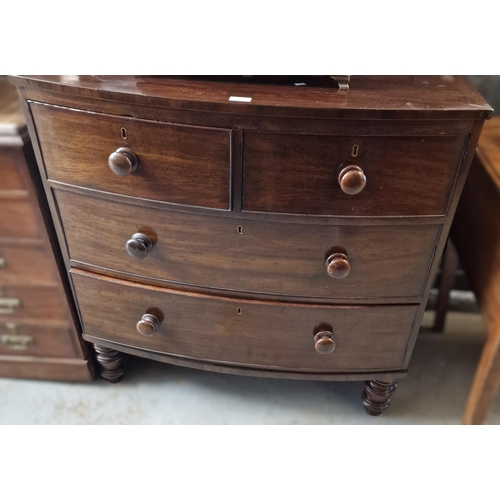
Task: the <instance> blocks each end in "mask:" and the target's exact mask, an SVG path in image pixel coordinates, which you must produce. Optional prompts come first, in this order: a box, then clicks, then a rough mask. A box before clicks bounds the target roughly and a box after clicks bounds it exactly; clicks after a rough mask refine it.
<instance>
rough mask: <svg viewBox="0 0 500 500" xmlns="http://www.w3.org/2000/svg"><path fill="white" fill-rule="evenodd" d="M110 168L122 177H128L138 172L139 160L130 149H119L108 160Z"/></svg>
mask: <svg viewBox="0 0 500 500" xmlns="http://www.w3.org/2000/svg"><path fill="white" fill-rule="evenodd" d="M108 165H109V168H110V169H111V170H112V171H113V173H115V174H116V175H118V176H120V177H126V176H127V175H130V174H131V173H132V172H135V170H137V167H138V166H139V158H137V155H136V154H135V153H134V152H133V151H132V150H131V149H129V148H118V149H117V150H116V151H115V152H114V153H111V154H110V155H109V158H108Z"/></svg>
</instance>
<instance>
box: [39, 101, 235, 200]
mask: <svg viewBox="0 0 500 500" xmlns="http://www.w3.org/2000/svg"><path fill="white" fill-rule="evenodd" d="M30 109H31V112H32V113H33V117H34V120H35V125H36V127H37V131H38V135H39V138H40V143H41V146H42V153H43V158H44V163H45V168H46V169H47V177H48V178H49V179H53V180H56V181H60V182H64V183H68V184H75V185H78V186H82V187H86V188H92V189H99V190H101V191H107V192H110V193H119V194H124V195H127V196H135V197H139V198H147V199H152V200H159V201H165V202H170V203H177V204H183V205H196V206H201V207H210V208H217V209H223V210H228V208H229V174H230V144H231V131H230V130H223V129H217V128H206V127H192V126H186V125H181V124H172V123H160V122H153V121H147V120H138V119H134V118H128V117H124V116H111V115H96V114H95V113H90V112H86V111H79V110H73V109H65V108H59V107H54V106H48V105H44V104H39V103H31V105H30ZM122 128H125V129H126V131H127V135H126V139H124V138H123V137H122V132H121V129H122ZM119 147H126V148H129V149H130V150H132V151H133V152H134V153H135V155H136V156H137V158H138V162H139V166H138V167H137V170H136V171H135V172H133V173H131V175H127V176H126V177H120V176H118V175H116V173H115V172H113V171H112V170H111V169H110V168H109V165H108V158H109V156H110V154H111V153H113V152H115V151H116V150H117V148H119ZM114 161H115V163H116V162H117V161H118V160H117V159H115V160H114ZM116 170H119V167H118V166H117V167H116ZM131 170H132V169H131ZM186 172H189V175H186Z"/></svg>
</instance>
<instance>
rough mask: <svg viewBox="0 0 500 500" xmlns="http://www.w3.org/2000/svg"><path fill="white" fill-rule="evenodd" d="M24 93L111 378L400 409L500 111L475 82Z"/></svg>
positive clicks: (63, 242)
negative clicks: (290, 384) (197, 373)
mask: <svg viewBox="0 0 500 500" xmlns="http://www.w3.org/2000/svg"><path fill="white" fill-rule="evenodd" d="M14 81H15V83H16V84H17V85H18V87H19V91H20V94H21V95H22V96H23V98H24V112H25V116H26V118H27V120H28V125H29V130H30V134H31V135H32V138H33V141H34V143H35V152H36V156H37V160H38V168H39V172H40V174H41V176H42V179H43V186H44V188H45V193H46V196H47V199H48V202H49V205H50V209H51V213H52V218H53V221H54V224H55V227H56V231H57V245H58V246H59V248H60V250H61V253H62V260H63V265H64V266H65V268H66V270H67V271H68V274H69V276H70V280H71V284H72V293H73V297H74V300H75V304H76V305H77V310H78V314H79V320H80V322H81V326H82V329H83V334H82V337H83V339H85V340H87V341H89V342H91V343H92V344H93V345H94V346H95V351H96V357H97V360H98V361H99V363H100V365H101V373H102V376H103V377H104V378H106V379H107V380H109V381H111V382H116V381H118V380H120V379H121V377H122V375H123V362H122V356H121V353H122V352H125V353H130V354H134V355H138V356H143V357H148V358H151V359H156V360H161V361H165V362H168V363H173V364H179V365H184V366H190V367H194V368H201V369H205V370H213V371H219V372H225V373H235V374H241V375H252V376H267V377H286V378H296V379H309V380H311V379H312V380H314V379H316V380H332V381H333V380H364V381H366V387H365V390H364V392H363V396H362V401H363V405H364V407H365V409H366V411H367V412H368V413H369V414H371V415H378V414H380V413H381V412H382V411H383V410H384V409H386V408H387V407H388V405H389V400H390V397H391V396H392V395H393V394H394V391H395V388H396V384H397V380H398V379H400V378H402V377H404V376H406V374H407V370H408V366H409V362H410V358H411V353H412V349H413V345H414V343H415V340H416V336H417V333H418V330H419V327H420V322H421V319H422V315H423V313H424V309H425V305H426V301H427V298H428V294H429V289H430V285H431V283H432V279H433V276H434V274H435V272H436V267H437V264H438V261H439V258H440V256H441V254H442V252H443V248H444V246H445V243H446V239H447V237H448V232H449V228H450V224H451V221H452V218H453V215H454V212H455V209H456V205H457V202H458V199H459V197H460V193H461V190H462V187H463V184H464V181H465V178H466V176H467V172H468V169H469V165H470V162H471V159H472V156H473V153H474V148H475V146H476V143H477V140H478V137H479V134H480V131H481V127H482V124H483V122H484V120H485V119H486V118H488V117H489V116H490V113H491V109H490V107H489V106H488V105H487V104H486V103H485V102H484V100H483V99H482V98H481V97H480V96H479V95H478V94H477V93H476V92H474V91H473V90H472V89H471V88H470V87H469V86H468V84H467V83H466V82H465V80H463V79H462V78H458V77H456V78H451V77H446V78H445V77H414V78H392V77H377V78H373V77H352V78H351V81H350V88H349V90H343V89H339V88H338V87H337V86H336V85H335V83H334V82H333V81H332V80H331V79H329V78H325V79H321V78H319V79H315V84H314V85H312V86H301V87H295V86H293V85H288V84H286V83H284V82H279V81H273V80H272V78H269V79H268V81H267V82H266V81H265V80H264V81H263V80H262V79H259V81H258V82H255V83H253V82H252V81H251V80H248V79H245V80H244V81H243V80H242V81H241V82H239V81H238V79H237V78H231V79H226V80H225V79H223V78H219V79H203V78H166V77H165V78H153V77H90V76H89V77H85V76H83V77H75V78H71V79H68V78H66V77H49V76H47V77H43V76H38V77H16V78H14ZM232 96H233V97H234V96H236V97H238V96H239V97H247V98H248V99H245V100H243V101H242V100H241V99H239V100H238V99H236V100H235V99H231V97H232Z"/></svg>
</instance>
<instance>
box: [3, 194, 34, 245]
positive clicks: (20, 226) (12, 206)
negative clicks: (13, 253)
mask: <svg viewBox="0 0 500 500" xmlns="http://www.w3.org/2000/svg"><path fill="white" fill-rule="evenodd" d="M41 224H42V222H41V219H40V225H41ZM39 236H40V227H39V221H38V218H37V216H36V213H35V210H34V207H33V205H32V204H31V203H30V202H29V201H27V200H5V199H0V238H37V237H39Z"/></svg>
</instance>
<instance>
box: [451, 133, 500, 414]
mask: <svg viewBox="0 0 500 500" xmlns="http://www.w3.org/2000/svg"><path fill="white" fill-rule="evenodd" d="M497 140H498V137H497ZM485 142H487V143H488V145H489V148H488V150H487V151H484V150H482V146H480V147H479V148H478V154H477V155H476V157H475V159H474V162H473V164H472V167H471V171H470V173H469V177H468V179H467V182H466V184H465V187H464V191H463V196H462V199H461V200H460V203H459V205H458V209H457V213H456V217H455V220H454V223H453V226H452V237H453V241H454V243H455V246H456V248H457V252H458V254H459V257H460V262H461V264H462V267H463V269H464V270H465V273H466V276H467V280H468V282H469V283H470V286H471V288H472V290H474V292H475V294H476V297H477V299H478V304H479V307H480V310H481V313H482V315H483V318H484V321H485V325H486V329H487V333H488V336H487V340H486V343H485V345H484V348H483V352H482V355H481V359H480V361H479V364H478V368H477V372H476V375H475V378H474V382H473V384H472V388H471V391H470V394H469V398H468V402H467V406H466V409H465V412H464V416H463V422H464V423H466V424H481V423H483V422H484V420H485V418H486V416H487V414H488V410H489V408H490V406H491V404H492V402H493V400H494V398H495V397H496V395H497V393H498V389H499V388H500V217H499V213H500V191H499V188H498V186H497V184H496V179H495V172H492V171H491V169H486V168H485V166H483V162H482V158H487V159H488V164H490V165H493V164H496V165H498V163H496V162H497V161H498V159H499V158H498V157H496V156H495V151H494V149H493V147H492V146H493V145H492V144H491V142H489V141H485ZM492 149H493V153H494V154H493V156H489V153H490V152H491V151H492Z"/></svg>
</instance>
